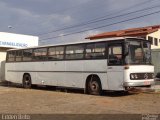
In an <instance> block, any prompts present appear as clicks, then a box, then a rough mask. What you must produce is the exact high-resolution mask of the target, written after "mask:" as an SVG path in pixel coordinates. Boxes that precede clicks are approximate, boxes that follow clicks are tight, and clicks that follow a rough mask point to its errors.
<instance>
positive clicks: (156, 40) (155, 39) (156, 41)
mask: <svg viewBox="0 0 160 120" xmlns="http://www.w3.org/2000/svg"><path fill="white" fill-rule="evenodd" d="M154 44H155V46H158V39H157V38H154Z"/></svg>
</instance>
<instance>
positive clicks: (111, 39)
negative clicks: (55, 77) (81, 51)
mask: <svg viewBox="0 0 160 120" xmlns="http://www.w3.org/2000/svg"><path fill="white" fill-rule="evenodd" d="M127 38H128V39H129V38H130V39H131V38H134V39H142V40H144V39H143V38H138V37H115V38H105V39H98V40H92V41H91V40H85V41H78V42H69V43H64V44H63V43H59V44H52V45H43V46H36V47H27V48H19V49H9V50H7V51H10V50H21V49H22V50H23V49H32V48H44V47H52V46H61V45H72V44H80V43H94V42H103V41H117V40H123V39H127Z"/></svg>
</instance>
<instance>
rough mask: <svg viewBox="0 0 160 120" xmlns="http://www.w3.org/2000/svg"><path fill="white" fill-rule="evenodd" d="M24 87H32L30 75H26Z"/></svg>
mask: <svg viewBox="0 0 160 120" xmlns="http://www.w3.org/2000/svg"><path fill="white" fill-rule="evenodd" d="M23 84H24V87H25V88H30V87H31V80H30V77H29V76H25V77H24V83H23Z"/></svg>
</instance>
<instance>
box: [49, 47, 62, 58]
mask: <svg viewBox="0 0 160 120" xmlns="http://www.w3.org/2000/svg"><path fill="white" fill-rule="evenodd" d="M62 59H64V47H61V46H59V47H50V48H49V49H48V60H62Z"/></svg>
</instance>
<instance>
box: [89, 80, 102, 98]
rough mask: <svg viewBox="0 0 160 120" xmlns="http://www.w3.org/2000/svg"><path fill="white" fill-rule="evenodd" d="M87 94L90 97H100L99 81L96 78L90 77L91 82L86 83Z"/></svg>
mask: <svg viewBox="0 0 160 120" xmlns="http://www.w3.org/2000/svg"><path fill="white" fill-rule="evenodd" d="M87 90H88V93H89V94H91V95H101V94H102V87H101V83H100V81H99V79H98V78H97V77H93V78H92V77H91V80H89V82H88V83H87Z"/></svg>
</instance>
